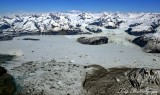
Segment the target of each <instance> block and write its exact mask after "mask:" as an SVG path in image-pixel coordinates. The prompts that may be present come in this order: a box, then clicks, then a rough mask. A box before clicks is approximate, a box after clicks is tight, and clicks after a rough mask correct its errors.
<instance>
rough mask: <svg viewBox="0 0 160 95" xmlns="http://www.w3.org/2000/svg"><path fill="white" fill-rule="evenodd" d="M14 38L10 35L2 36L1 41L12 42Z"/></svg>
mask: <svg viewBox="0 0 160 95" xmlns="http://www.w3.org/2000/svg"><path fill="white" fill-rule="evenodd" d="M12 39H13V37H12V36H10V35H0V41H7V40H12Z"/></svg>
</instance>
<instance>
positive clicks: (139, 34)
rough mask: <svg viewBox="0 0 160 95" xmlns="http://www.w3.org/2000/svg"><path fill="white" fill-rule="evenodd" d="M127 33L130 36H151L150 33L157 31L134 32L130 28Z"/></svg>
mask: <svg viewBox="0 0 160 95" xmlns="http://www.w3.org/2000/svg"><path fill="white" fill-rule="evenodd" d="M125 32H127V33H128V34H129V35H135V36H141V35H144V34H149V33H155V32H156V30H155V29H151V30H141V29H140V30H136V31H135V30H133V28H131V27H130V28H128V29H127V30H125Z"/></svg>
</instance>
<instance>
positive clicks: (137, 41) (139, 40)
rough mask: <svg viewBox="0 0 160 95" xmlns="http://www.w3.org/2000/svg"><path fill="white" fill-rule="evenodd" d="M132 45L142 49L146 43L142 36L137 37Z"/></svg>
mask: <svg viewBox="0 0 160 95" xmlns="http://www.w3.org/2000/svg"><path fill="white" fill-rule="evenodd" d="M132 43H134V44H136V45H138V46H140V47H144V46H145V45H146V44H147V41H146V40H144V38H143V36H140V37H137V38H135V39H134V40H133V41H132Z"/></svg>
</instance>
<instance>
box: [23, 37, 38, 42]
mask: <svg viewBox="0 0 160 95" xmlns="http://www.w3.org/2000/svg"><path fill="white" fill-rule="evenodd" d="M22 40H31V41H39V40H40V39H35V38H24V39H22Z"/></svg>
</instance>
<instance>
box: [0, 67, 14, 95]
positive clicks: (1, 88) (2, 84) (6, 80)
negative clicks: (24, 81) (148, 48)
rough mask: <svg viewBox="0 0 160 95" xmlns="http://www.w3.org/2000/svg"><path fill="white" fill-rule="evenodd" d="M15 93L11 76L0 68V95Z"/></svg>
mask: <svg viewBox="0 0 160 95" xmlns="http://www.w3.org/2000/svg"><path fill="white" fill-rule="evenodd" d="M15 91H16V86H15V82H14V78H13V76H11V75H10V74H8V73H7V70H6V69H5V68H4V67H0V95H13V94H14V92H15Z"/></svg>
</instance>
